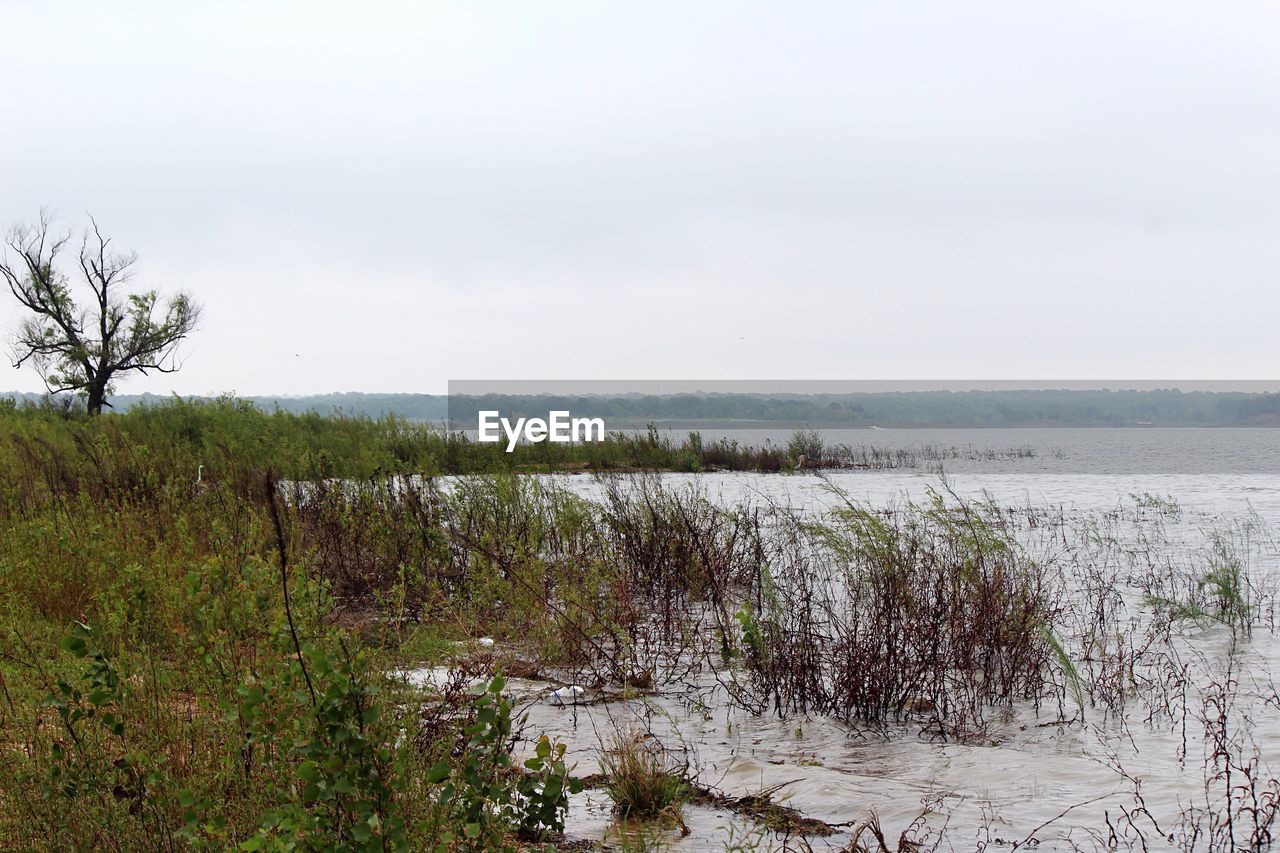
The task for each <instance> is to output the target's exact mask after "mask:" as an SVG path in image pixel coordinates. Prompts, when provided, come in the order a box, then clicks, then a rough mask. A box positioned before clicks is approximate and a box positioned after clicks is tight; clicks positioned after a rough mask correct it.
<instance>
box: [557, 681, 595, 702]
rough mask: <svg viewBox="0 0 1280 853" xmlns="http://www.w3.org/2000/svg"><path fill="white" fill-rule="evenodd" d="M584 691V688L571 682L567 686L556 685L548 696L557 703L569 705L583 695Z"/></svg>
mask: <svg viewBox="0 0 1280 853" xmlns="http://www.w3.org/2000/svg"><path fill="white" fill-rule="evenodd" d="M586 692H587V691H586V690H585V689H584V688H582V687H579V686H578V685H576V684H571V685H569V686H568V687H557V688H556V689H555V690H552V691H551V696H550V697H549V698H550V699H551V701H552V702H553V703H555V704H557V705H569V704H574V703H576V702H577V701H578V699H579V697H581V696H584V695H585V694H586Z"/></svg>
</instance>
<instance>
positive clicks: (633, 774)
mask: <svg viewBox="0 0 1280 853" xmlns="http://www.w3.org/2000/svg"><path fill="white" fill-rule="evenodd" d="M600 770H601V772H602V773H603V774H604V778H605V790H606V791H607V792H608V794H609V798H610V799H611V800H613V809H614V812H615V813H616V814H617V815H618V816H619V817H621V818H624V819H628V818H639V819H645V820H652V819H656V818H670V819H674V820H677V821H679V820H681V817H680V808H681V806H682V805H683V804H684V803H685V802H686V801H687V800H688V799H689V798H690V795H691V791H690V788H689V785H688V783H687V782H686V781H685V778H684V777H685V772H686V770H687V768H686V767H684V766H683V765H682V764H680V763H679V762H678V761H676V760H675V759H674V758H673V757H672V756H671V755H670V754H669V753H668V752H667V750H666V749H665V748H664V747H663V746H662V744H661V743H659V742H658V741H657V739H656V738H654V737H653V736H652V735H649V734H644V733H639V732H635V731H626V730H619V731H615V732H614V733H613V735H612V736H611V739H610V741H609V742H608V743H606V744H604V745H603V746H602V747H601V748H600Z"/></svg>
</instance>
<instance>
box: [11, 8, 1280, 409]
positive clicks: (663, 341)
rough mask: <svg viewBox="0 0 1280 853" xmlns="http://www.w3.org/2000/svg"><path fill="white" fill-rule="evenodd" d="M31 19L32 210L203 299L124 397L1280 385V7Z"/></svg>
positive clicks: (17, 218) (259, 12) (25, 177)
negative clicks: (163, 363) (623, 386)
mask: <svg viewBox="0 0 1280 853" xmlns="http://www.w3.org/2000/svg"><path fill="white" fill-rule="evenodd" d="M0 16H2V19H3V27H2V28H0V80H3V81H4V83H3V85H0V116H2V118H0V122H3V123H2V124H0V129H2V130H0V225H3V226H6V227H7V226H8V225H9V224H14V223H20V222H30V221H32V220H34V219H35V217H36V216H37V214H38V212H39V210H40V209H41V208H42V207H47V208H50V209H52V210H53V211H55V212H56V213H57V215H58V222H59V223H60V225H62V226H63V227H67V228H72V227H78V226H80V225H82V224H84V223H85V222H86V221H87V220H86V216H87V215H88V214H92V215H93V216H94V217H95V218H96V219H97V221H98V222H99V224H100V225H101V226H102V228H103V230H104V231H105V232H106V233H108V234H110V235H111V236H112V237H113V238H114V240H115V243H116V245H117V246H118V247H120V248H121V249H128V250H133V251H136V252H137V253H138V255H139V258H140V261H139V265H138V268H137V277H136V279H135V281H134V284H135V285H136V286H138V287H146V288H156V289H158V290H160V291H161V292H162V293H172V292H175V291H178V290H185V291H186V292H188V293H190V294H191V295H192V296H194V297H195V299H196V300H197V301H199V302H200V303H202V305H203V306H204V314H203V319H202V326H201V329H200V330H199V332H197V334H196V336H195V337H194V338H192V339H191V340H190V341H189V342H188V343H187V344H186V345H184V347H183V349H182V351H181V352H182V354H183V357H184V366H183V369H182V370H181V371H180V372H179V373H176V374H173V375H167V376H152V377H146V378H142V377H136V378H133V379H129V380H127V381H125V382H122V383H121V384H120V387H119V390H120V391H121V392H127V393H141V392H144V391H148V392H152V393H168V392H171V391H174V392H177V393H182V394H211V393H221V392H231V391H234V392H237V393H241V394H302V393H316V392H325V391H384V392H386V391H394V392H430V393H438V392H443V391H444V390H445V387H446V383H447V382H448V381H449V380H451V379H452V380H457V379H479V378H484V379H569V378H614V379H698V378H723V379H737V378H744V379H745V378H751V379H942V378H987V379H999V378H1005V379H1023V380H1035V379H1046V380H1047V379H1069V378H1085V377H1135V378H1136V377H1145V378H1162V377H1176V378H1186V379H1223V378H1233V379H1275V378H1277V373H1278V371H1277V366H1278V365H1280V334H1278V333H1277V326H1278V325H1280V239H1278V238H1280V54H1278V53H1277V51H1276V45H1277V44H1280V5H1277V4H1275V3H1273V2H1270V1H1269V0H1266V2H1264V1H1263V0H1257V2H1236V0H1220V2H1215V3H1203V2H1194V3H1193V2H1176V1H1175V2H1168V0H1161V2H1146V1H1145V0H1133V2H1125V3H1115V2H1093V1H1092V0H1083V2H1079V1H1077V2H1070V3H1066V2H1037V3H1026V2H1013V0H1009V2H982V0H979V1H978V2H966V3H955V2H894V3H890V2H862V3H848V2H830V3H827V2H801V3H762V2H742V0H739V2H695V3H689V2H680V3H668V2H645V3H627V4H624V3H601V2H598V0H596V2H541V3H529V2H456V3H436V2H416V3H404V4H396V3H377V2H371V3H361V4H354V3H345V4H332V5H330V4H325V3H317V2H311V3H294V4H291V3H217V4H185V3H154V4H148V3H131V2H120V3H111V4H102V3H88V2H83V3H81V2H59V3H47V2H33V3H26V2H16V0H0ZM68 260H72V261H73V260H74V259H73V258H71V257H69V258H68ZM73 269H74V267H69V269H68V271H69V272H70V271H72V270H73ZM0 295H3V296H6V297H7V294H0ZM20 316H21V315H20V313H19V307H18V305H17V303H16V302H15V301H13V300H12V299H8V298H6V299H3V300H0V328H2V329H3V330H4V331H5V333H6V334H7V333H8V331H9V330H11V329H12V328H13V327H14V326H16V324H17V323H18V321H19V319H20ZM42 387H43V386H42V383H41V381H40V379H39V377H38V376H37V375H36V374H35V373H34V372H33V371H31V370H30V369H29V368H24V369H23V370H21V371H19V370H13V369H11V368H10V367H9V366H8V365H7V364H5V365H3V366H0V389H4V388H10V389H16V390H28V391H34V390H39V389H41V388H42Z"/></svg>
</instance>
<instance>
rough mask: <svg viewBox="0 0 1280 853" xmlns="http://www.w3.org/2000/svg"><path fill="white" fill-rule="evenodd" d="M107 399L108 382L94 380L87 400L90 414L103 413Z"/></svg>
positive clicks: (86, 403)
mask: <svg viewBox="0 0 1280 853" xmlns="http://www.w3.org/2000/svg"><path fill="white" fill-rule="evenodd" d="M106 401H107V383H105V382H98V381H96V380H95V381H94V382H93V383H91V384H90V385H89V389H88V399H87V400H86V401H85V405H86V407H87V408H88V409H89V414H90V415H100V414H102V406H103V404H104V403H106Z"/></svg>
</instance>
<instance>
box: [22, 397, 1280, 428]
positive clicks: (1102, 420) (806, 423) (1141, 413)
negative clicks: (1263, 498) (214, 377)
mask: <svg viewBox="0 0 1280 853" xmlns="http://www.w3.org/2000/svg"><path fill="white" fill-rule="evenodd" d="M8 396H10V397H13V398H17V399H19V400H25V401H26V402H28V403H31V404H35V403H37V402H38V401H39V400H40V399H42V395H38V394H21V393H12V394H10V395H8ZM166 399H169V398H167V397H164V396H158V395H152V394H139V395H116V396H113V397H111V398H110V402H111V404H112V406H113V407H114V408H115V409H117V410H121V411H123V410H127V409H129V408H132V407H134V406H136V405H139V404H147V405H155V404H159V403H162V402H163V401H165V400H166ZM187 399H200V398H187ZM241 399H244V400H245V401H247V402H249V403H252V404H253V405H254V406H255V407H257V408H259V409H262V410H264V411H273V410H275V409H279V410H281V411H287V412H293V413H297V414H302V413H306V412H317V413H320V414H330V413H340V414H344V415H352V416H363V417H382V416H385V415H395V416H398V417H402V418H407V419H411V420H417V421H436V422H440V423H444V422H445V421H449V422H450V424H451V426H453V427H454V428H459V429H466V428H474V425H475V423H476V419H477V412H479V411H481V410H497V411H499V412H501V413H502V414H503V415H504V416H508V417H545V416H546V414H547V412H548V411H550V410H567V411H570V412H572V413H573V414H574V415H579V416H589V417H602V418H604V419H605V421H606V424H607V425H608V427H609V428H611V429H625V428H629V427H644V426H646V425H647V424H650V423H653V424H656V425H659V426H661V425H669V426H671V427H680V426H699V425H701V426H720V427H723V428H732V427H734V426H744V427H745V426H751V427H768V426H776V427H778V428H801V427H803V428H823V427H826V428H867V427H872V426H878V427H885V428H893V427H900V428H912V427H914V428H924V427H973V428H981V427H1052V426H1064V427H1070V426H1080V427H1084V426H1090V427H1127V426H1146V425H1151V426H1280V393H1248V392H1239V391H1188V392H1183V391H1178V390H1174V389H1168V390H1151V391H1135V390H1120V391H1107V390H998V391H909V392H862V393H849V394H811V395H798V394H790V395H785V394H711V393H707V394H671V395H661V396H659V395H642V394H631V395H581V396H565V395H534V394H522V395H498V394H492V395H478V396H457V395H455V396H453V397H449V396H448V395H444V394H376V393H360V392H347V393H332V394H310V395H301V396H266V395H259V396H249V397H243V398H241ZM64 401H65V402H64V405H71V401H69V400H65V398H64Z"/></svg>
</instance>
